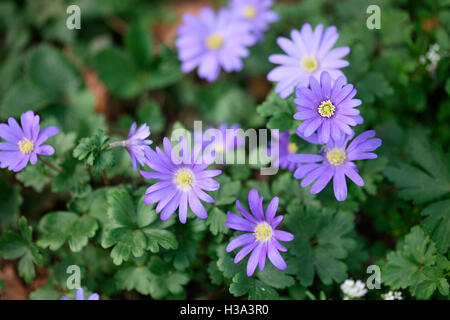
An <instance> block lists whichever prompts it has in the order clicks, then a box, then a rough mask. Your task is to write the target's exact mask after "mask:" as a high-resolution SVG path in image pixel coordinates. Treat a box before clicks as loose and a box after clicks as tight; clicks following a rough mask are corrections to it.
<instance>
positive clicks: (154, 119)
mask: <svg viewBox="0 0 450 320" xmlns="http://www.w3.org/2000/svg"><path fill="white" fill-rule="evenodd" d="M137 115H138V118H139V120H140V122H142V123H146V124H148V125H149V127H150V129H151V132H152V134H155V133H160V132H162V131H163V130H164V126H165V124H166V119H165V118H164V115H163V114H162V113H161V108H160V106H159V105H158V104H157V103H156V102H155V101H153V100H150V101H149V102H147V103H146V104H144V105H143V106H142V107H140V108H139V109H138V112H137Z"/></svg>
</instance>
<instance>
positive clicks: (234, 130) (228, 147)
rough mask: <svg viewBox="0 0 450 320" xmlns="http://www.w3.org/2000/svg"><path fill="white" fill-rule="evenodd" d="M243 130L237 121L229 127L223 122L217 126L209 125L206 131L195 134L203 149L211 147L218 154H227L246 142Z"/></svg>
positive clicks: (196, 140) (196, 141)
mask: <svg viewBox="0 0 450 320" xmlns="http://www.w3.org/2000/svg"><path fill="white" fill-rule="evenodd" d="M243 133H244V132H243V130H241V127H240V125H239V124H237V123H235V124H233V125H231V126H230V127H228V125H227V124H226V123H222V124H221V125H219V127H217V128H213V127H209V128H207V130H206V131H205V132H201V133H200V134H197V135H196V136H195V143H197V144H201V146H202V148H203V149H210V150H211V151H214V152H215V153H216V154H221V155H225V154H226V153H228V152H233V151H234V150H235V149H236V148H239V147H240V146H242V145H244V144H245V137H244V135H243Z"/></svg>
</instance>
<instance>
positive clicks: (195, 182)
mask: <svg viewBox="0 0 450 320" xmlns="http://www.w3.org/2000/svg"><path fill="white" fill-rule="evenodd" d="M163 145H164V152H162V151H161V149H160V148H159V147H156V152H155V151H153V150H152V149H150V150H149V151H148V152H147V162H146V163H147V165H148V166H149V167H150V168H152V169H153V170H155V171H156V172H145V171H141V175H142V176H143V177H144V178H147V179H155V180H160V181H159V182H157V183H155V184H154V185H152V186H151V187H150V188H148V189H147V191H146V192H145V197H144V202H145V203H146V204H148V205H152V204H154V203H158V205H157V206H156V212H157V213H160V212H161V219H162V220H164V221H165V220H167V219H169V218H170V217H171V216H172V214H173V213H174V212H175V210H177V208H179V218H180V222H181V223H186V218H187V208H188V205H189V208H190V209H191V210H192V212H193V213H194V214H195V215H196V216H197V217H199V218H200V219H206V218H207V217H208V214H207V213H206V210H205V208H204V207H203V205H202V203H201V202H200V200H203V201H205V202H209V203H213V202H215V200H214V199H213V198H212V197H211V196H210V195H208V194H207V193H206V192H205V191H215V190H218V189H219V187H220V185H219V183H218V182H217V181H215V180H214V179H212V178H213V177H215V176H217V175H219V174H221V173H222V171H221V170H205V169H206V168H207V167H208V166H209V165H210V164H211V162H212V160H211V161H208V160H207V159H206V158H204V157H203V156H202V154H201V152H202V151H201V150H194V152H192V153H191V152H190V150H189V148H188V145H187V143H186V140H185V139H180V147H181V152H180V154H179V155H178V154H177V152H176V151H175V150H174V149H173V147H172V145H171V143H170V141H169V139H168V138H164V141H163ZM199 199H200V200H199Z"/></svg>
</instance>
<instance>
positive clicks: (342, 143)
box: [289, 130, 381, 201]
mask: <svg viewBox="0 0 450 320" xmlns="http://www.w3.org/2000/svg"><path fill="white" fill-rule="evenodd" d="M374 136H375V131H374V130H368V131H365V132H363V133H361V134H360V135H359V136H357V137H356V138H355V139H353V141H352V142H351V143H350V144H349V145H348V146H347V144H348V142H349V141H350V140H351V139H352V137H353V136H342V137H341V138H340V139H338V140H336V141H335V140H333V139H331V140H330V142H329V143H328V144H327V145H326V146H325V147H324V148H323V152H322V154H295V155H290V156H289V160H291V161H294V162H298V163H301V165H300V166H299V167H298V168H297V170H296V171H295V172H294V177H295V178H296V179H303V180H302V182H301V186H302V187H306V186H308V185H310V184H311V183H312V182H314V181H315V183H314V184H313V186H312V187H311V193H312V194H317V193H319V192H320V191H322V190H323V188H325V186H326V185H327V184H328V182H330V180H331V178H333V187H334V195H335V196H336V199H337V200H338V201H344V200H345V199H346V198H347V183H346V181H345V180H346V177H348V178H349V179H350V180H352V181H353V182H354V183H355V184H356V185H358V186H363V185H364V181H363V179H362V178H361V176H360V175H359V173H358V168H357V166H356V165H355V163H354V162H353V161H355V160H364V159H375V158H377V155H376V154H375V153H372V152H371V151H374V150H375V149H377V148H378V147H379V146H380V145H381V139H379V138H373V137H374Z"/></svg>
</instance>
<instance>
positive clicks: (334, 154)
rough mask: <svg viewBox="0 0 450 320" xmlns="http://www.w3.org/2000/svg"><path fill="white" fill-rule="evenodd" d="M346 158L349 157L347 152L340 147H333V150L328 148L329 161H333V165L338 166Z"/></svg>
mask: <svg viewBox="0 0 450 320" xmlns="http://www.w3.org/2000/svg"><path fill="white" fill-rule="evenodd" d="M345 158H347V155H346V153H345V150H343V149H340V148H333V149H331V150H328V152H327V160H328V162H329V163H331V164H332V165H333V166H335V167H338V166H340V165H341V164H343V163H344V161H345Z"/></svg>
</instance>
